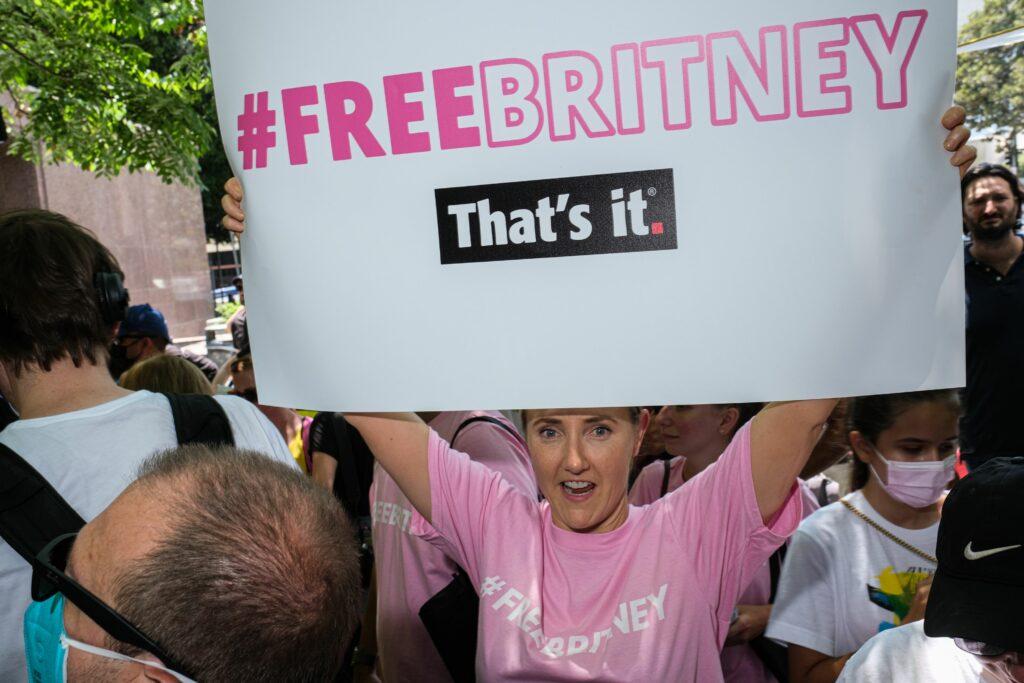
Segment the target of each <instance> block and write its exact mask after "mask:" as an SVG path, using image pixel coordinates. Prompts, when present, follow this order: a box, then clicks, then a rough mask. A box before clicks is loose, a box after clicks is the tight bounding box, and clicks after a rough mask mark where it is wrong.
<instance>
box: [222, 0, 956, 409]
mask: <svg viewBox="0 0 1024 683" xmlns="http://www.w3.org/2000/svg"><path fill="white" fill-rule="evenodd" d="M206 12H207V21H208V28H209V31H210V53H211V58H212V62H213V67H214V79H215V84H216V92H217V102H218V108H219V113H220V123H221V130H222V133H223V135H224V140H225V144H226V146H227V149H228V152H229V155H230V157H231V160H232V163H233V165H234V168H235V170H236V172H237V173H238V175H239V176H240V177H241V179H242V181H243V183H244V185H245V188H246V213H247V222H248V227H249V229H248V231H247V233H246V235H245V237H244V246H243V249H244V253H245V258H246V275H247V280H246V286H247V292H246V294H247V296H248V305H249V314H248V320H249V323H250V325H251V328H250V329H251V334H252V337H253V347H254V350H255V352H256V355H257V363H258V366H259V381H260V395H261V396H264V397H267V400H269V401H270V402H272V403H279V404H282V405H291V406H302V407H309V408H319V409H335V410H339V409H349V410H405V409H420V410H430V409H464V408H496V407H507V406H521V407H545V406H548V407H550V406H601V405H651V404H665V403H709V402H712V403H717V402H733V401H751V400H781V399H796V398H810V397H821V396H838V395H857V394H867V393H878V392H889V391H905V390H914V389H924V388H935V387H949V386H958V385H960V384H962V383H963V376H964V367H963V365H964V363H963V353H964V349H963V323H964V321H963V289H962V270H961V269H962V260H961V256H960V253H959V251H960V241H959V228H958V226H959V209H958V202H959V197H958V194H957V184H956V182H957V181H956V174H955V171H953V170H952V169H951V168H950V167H949V165H948V163H947V159H946V156H945V155H944V153H943V152H942V150H941V148H940V142H941V140H942V138H943V131H942V130H941V129H940V127H939V124H938V119H939V116H940V114H941V113H942V111H943V110H944V109H945V108H946V106H947V105H948V104H949V101H950V99H951V95H952V84H953V72H954V67H955V55H954V49H955V5H954V3H953V2H952V0H941V1H940V0H915V1H914V2H908V1H907V0H898V1H897V0H862V1H855V0H829V1H826V2H823V1H821V0H815V1H813V2H812V1H811V0H789V1H787V2H785V3H751V2H749V1H748V0H720V1H718V2H714V3H711V2H696V1H688V0H681V1H680V2H673V3H662V2H657V1H655V0H636V1H634V2H630V3H627V4H621V3H611V2H593V1H592V2H578V1H576V0H566V1H564V2H558V3H551V2H546V1H545V2H541V1H540V0H523V1H522V2H519V3H516V4H515V5H507V4H499V3H481V2H479V0H477V1H475V2H469V1H468V0H448V1H445V2H437V3H412V2H396V1H391V2H387V1H385V2H374V3H351V2H337V1H333V0H332V1H331V2H327V1H326V0H321V1H318V0H310V1H309V2H304V3H301V6H294V7H293V6H292V5H282V4H280V3H271V2H269V1H268V0H251V1H250V2H247V3H246V4H245V9H244V11H241V12H239V11H237V5H236V4H235V3H231V2H228V1H227V0H208V1H207V3H206Z"/></svg>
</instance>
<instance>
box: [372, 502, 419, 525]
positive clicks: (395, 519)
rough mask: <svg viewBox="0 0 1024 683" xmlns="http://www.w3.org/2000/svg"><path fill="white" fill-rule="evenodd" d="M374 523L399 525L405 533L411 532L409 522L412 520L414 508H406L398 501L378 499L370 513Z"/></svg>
mask: <svg viewBox="0 0 1024 683" xmlns="http://www.w3.org/2000/svg"><path fill="white" fill-rule="evenodd" d="M370 515H371V517H372V518H373V523H374V525H377V524H383V525H385V526H397V527H398V528H399V530H401V531H402V532H404V533H409V522H410V521H412V510H410V509H408V508H404V507H402V506H401V505H399V504H398V503H388V502H385V501H382V500H378V501H376V502H375V503H374V504H373V510H372V511H371V513H370Z"/></svg>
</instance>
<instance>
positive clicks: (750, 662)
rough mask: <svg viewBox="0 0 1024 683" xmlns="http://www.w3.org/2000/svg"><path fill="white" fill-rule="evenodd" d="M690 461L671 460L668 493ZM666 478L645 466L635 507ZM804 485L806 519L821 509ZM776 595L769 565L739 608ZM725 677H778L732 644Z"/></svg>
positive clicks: (660, 467) (632, 494) (657, 493)
mask: <svg viewBox="0 0 1024 683" xmlns="http://www.w3.org/2000/svg"><path fill="white" fill-rule="evenodd" d="M685 462H686V459H685V458H683V457H682V456H677V457H675V458H672V460H670V461H669V477H668V491H669V493H671V492H672V491H675V490H676V489H677V488H679V487H680V486H682V485H683V483H684V480H683V464H684V463H685ZM664 477H665V463H664V462H662V461H658V462H652V463H651V464H649V465H647V466H646V467H644V468H643V469H642V470H641V471H640V474H638V475H637V478H636V480H635V481H634V482H633V488H631V489H630V490H629V502H630V503H632V504H633V505H649V504H651V503H653V502H654V501H656V500H658V499H659V498H660V497H661V485H662V481H664ZM799 484H800V498H801V501H802V504H803V513H802V516H803V517H808V516H809V515H810V514H811V513H812V512H814V511H815V510H817V509H818V507H819V506H818V502H817V500H816V499H815V498H814V494H812V493H811V491H810V489H808V488H807V485H806V484H805V483H803V482H802V481H801V482H799ZM771 595H772V572H771V568H770V567H769V566H768V563H767V562H765V564H763V565H762V566H761V569H759V570H758V571H757V572H755V573H754V578H753V580H751V582H750V584H748V585H747V587H746V588H744V589H743V592H742V593H741V594H740V597H739V599H738V600H737V601H736V604H737V605H767V604H768V602H769V600H770V599H771ZM722 676H723V677H724V678H725V680H726V681H727V682H729V683H759V682H764V683H774V682H775V676H773V675H772V674H771V672H770V671H769V670H768V667H766V666H765V665H764V662H763V661H762V660H761V658H760V657H758V656H757V653H756V652H754V650H753V649H752V648H751V647H750V646H749V645H746V644H739V645H729V646H728V647H725V648H722Z"/></svg>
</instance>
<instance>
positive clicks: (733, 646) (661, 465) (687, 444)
mask: <svg viewBox="0 0 1024 683" xmlns="http://www.w3.org/2000/svg"><path fill="white" fill-rule="evenodd" d="M762 406H763V404H760V403H727V404H719V405H681V406H663V407H662V408H661V410H659V411H658V415H657V418H656V421H657V422H658V424H659V425H660V426H661V433H662V438H663V439H664V440H665V450H666V451H667V452H668V453H669V454H670V455H672V456H675V457H673V458H672V459H671V460H670V461H659V462H655V463H651V464H650V465H648V466H647V467H645V468H644V469H643V470H642V471H641V472H640V474H639V476H637V478H636V481H635V482H634V483H633V487H632V488H631V489H630V491H629V502H630V503H632V504H633V505H649V504H651V503H653V502H654V501H656V500H658V499H659V498H661V497H663V496H665V495H666V494H668V493H671V492H672V491H675V490H676V489H678V488H679V487H680V486H682V485H683V484H684V483H685V482H686V481H689V480H691V479H693V478H694V477H696V476H697V475H698V474H700V473H701V472H703V471H704V470H706V469H707V468H708V467H710V466H711V465H713V464H714V463H715V462H717V461H718V459H719V458H720V457H721V456H722V454H723V452H724V451H725V449H726V447H727V446H728V445H729V442H730V441H731V440H732V438H733V436H734V435H735V434H736V432H737V431H738V430H739V429H740V428H742V427H743V425H745V424H746V423H747V422H748V421H749V420H750V419H751V418H752V417H753V416H754V415H755V414H756V413H757V411H758V410H760V409H761V407H762ZM666 475H667V476H666ZM801 494H802V495H803V488H801ZM807 507H808V506H807V499H806V498H804V505H803V516H806V515H808V514H810V512H809V511H808V509H807ZM815 509H816V507H815ZM776 557H777V556H776V555H773V556H772V558H770V560H771V561H776V562H778V563H780V564H781V558H780V559H776ZM776 576H777V573H776ZM771 599H772V570H771V567H770V563H769V562H766V563H765V564H763V565H762V566H761V568H760V570H759V571H757V572H755V574H754V577H753V580H752V581H751V582H750V583H749V584H748V585H747V586H746V587H745V588H744V589H743V591H742V593H741V594H740V596H739V598H738V599H737V605H736V608H735V612H734V613H733V615H732V623H731V624H730V626H729V632H728V634H727V637H726V641H725V647H724V648H723V649H722V676H723V678H724V679H725V680H726V681H736V682H737V683H758V682H764V683H774V681H775V680H776V679H775V676H773V675H772V672H771V669H770V667H769V666H768V665H767V664H766V663H765V662H764V661H762V658H761V657H760V656H759V655H758V653H757V651H755V649H754V648H753V647H752V646H751V642H752V641H755V642H762V641H759V640H758V639H759V638H760V637H761V636H762V635H763V634H764V629H765V628H766V627H767V626H768V617H769V615H770V614H771ZM784 654H785V653H784V651H781V650H780V652H779V654H778V656H777V657H776V659H777V661H778V663H779V664H780V665H781V666H785V659H784V656H783V655H784Z"/></svg>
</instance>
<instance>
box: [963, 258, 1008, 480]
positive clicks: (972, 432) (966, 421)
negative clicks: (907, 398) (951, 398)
mask: <svg viewBox="0 0 1024 683" xmlns="http://www.w3.org/2000/svg"><path fill="white" fill-rule="evenodd" d="M970 247H971V245H970V244H967V245H965V247H964V269H965V281H966V285H967V389H966V391H965V394H964V417H963V420H962V421H961V426H960V443H961V450H962V452H963V453H964V455H965V456H967V457H968V458H970V459H971V460H972V464H973V465H975V466H976V465H977V464H979V463H980V461H982V460H984V459H987V458H990V457H996V456H1003V455H1024V255H1022V256H1021V257H1020V258H1018V259H1017V261H1016V262H1015V263H1014V264H1013V266H1012V267H1011V268H1010V270H1009V272H1007V273H1006V275H1005V276H1004V275H1000V273H999V271H998V270H996V269H995V268H991V267H989V266H987V265H985V264H984V263H981V262H979V261H976V260H975V259H974V257H973V256H971V251H970Z"/></svg>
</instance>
